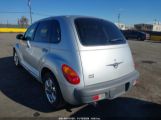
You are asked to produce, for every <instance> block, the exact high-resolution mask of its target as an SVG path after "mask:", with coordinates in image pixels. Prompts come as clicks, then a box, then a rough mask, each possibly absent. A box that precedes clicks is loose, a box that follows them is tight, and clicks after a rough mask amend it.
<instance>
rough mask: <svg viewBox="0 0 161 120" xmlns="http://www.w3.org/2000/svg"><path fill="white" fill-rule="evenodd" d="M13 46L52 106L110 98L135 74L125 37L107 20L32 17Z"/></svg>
mask: <svg viewBox="0 0 161 120" xmlns="http://www.w3.org/2000/svg"><path fill="white" fill-rule="evenodd" d="M16 38H17V39H18V41H17V43H16V44H15V46H14V47H13V59H14V63H15V65H16V66H17V67H20V66H23V67H24V68H25V69H26V70H27V71H28V72H30V73H31V74H32V75H33V76H34V77H35V78H36V79H37V80H38V81H40V82H41V83H42V84H43V87H44V94H45V95H46V98H47V100H48V101H49V102H50V103H51V105H53V106H54V107H55V108H59V107H60V106H62V105H63V104H64V103H65V102H67V103H70V104H73V105H76V104H81V103H94V102H97V101H100V100H103V99H114V98H116V97H119V96H120V95H122V94H124V93H125V92H127V91H128V90H129V89H130V88H131V87H132V86H134V85H135V84H136V82H137V79H138V77H139V73H138V72H137V71H136V70H135V65H134V62H133V58H132V54H131V51H130V48H129V45H128V43H127V42H126V40H125V37H124V36H123V34H122V33H121V32H120V30H119V29H118V28H117V27H116V26H115V25H114V24H113V23H111V22H109V21H106V20H103V19H100V18H94V17H85V16H57V17H50V18H46V19H42V20H39V21H37V22H35V23H33V24H32V25H31V26H30V27H29V28H28V29H27V31H26V32H25V33H24V35H22V34H18V35H17V37H16Z"/></svg>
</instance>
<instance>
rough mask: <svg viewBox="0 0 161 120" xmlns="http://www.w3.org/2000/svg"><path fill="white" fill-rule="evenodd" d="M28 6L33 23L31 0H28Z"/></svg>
mask: <svg viewBox="0 0 161 120" xmlns="http://www.w3.org/2000/svg"><path fill="white" fill-rule="evenodd" d="M28 7H29V11H30V23H31V24H32V10H31V0H28Z"/></svg>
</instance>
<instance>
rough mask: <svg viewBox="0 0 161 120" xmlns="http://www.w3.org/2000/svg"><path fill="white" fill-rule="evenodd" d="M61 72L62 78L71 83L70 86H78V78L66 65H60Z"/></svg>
mask: <svg viewBox="0 0 161 120" xmlns="http://www.w3.org/2000/svg"><path fill="white" fill-rule="evenodd" d="M62 72H63V75H64V77H65V78H66V80H67V81H68V82H69V83H71V84H74V85H76V84H79V83H80V79H79V76H78V75H77V73H76V72H75V71H74V70H73V69H72V68H71V67H69V66H68V65H65V64H63V65H62Z"/></svg>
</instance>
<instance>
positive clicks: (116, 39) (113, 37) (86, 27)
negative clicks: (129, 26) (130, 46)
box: [75, 18, 126, 46]
mask: <svg viewBox="0 0 161 120" xmlns="http://www.w3.org/2000/svg"><path fill="white" fill-rule="evenodd" d="M75 26H76V30H77V33H78V36H79V39H80V42H81V44H82V45H85V46H99V45H111V44H124V43H126V40H125V38H124V36H123V34H122V33H121V31H120V30H119V29H118V28H117V27H116V26H115V25H114V24H112V23H110V22H108V21H105V20H100V19H94V18H78V19H76V20H75Z"/></svg>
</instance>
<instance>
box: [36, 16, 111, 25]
mask: <svg viewBox="0 0 161 120" xmlns="http://www.w3.org/2000/svg"><path fill="white" fill-rule="evenodd" d="M76 18H93V19H100V20H105V19H102V18H98V17H93V16H83V15H62V16H51V17H48V18H44V19H40V20H38V21H36V22H40V21H44V20H52V19H69V20H74V19H76ZM105 21H108V20H105ZM108 22H110V21H108ZM110 23H111V22H110Z"/></svg>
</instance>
